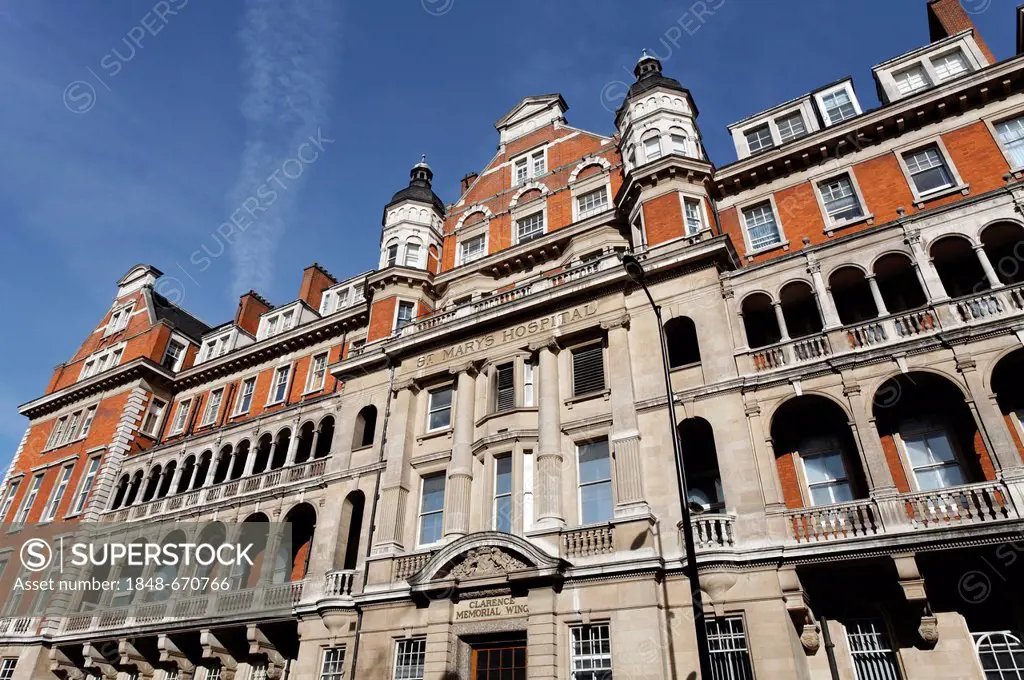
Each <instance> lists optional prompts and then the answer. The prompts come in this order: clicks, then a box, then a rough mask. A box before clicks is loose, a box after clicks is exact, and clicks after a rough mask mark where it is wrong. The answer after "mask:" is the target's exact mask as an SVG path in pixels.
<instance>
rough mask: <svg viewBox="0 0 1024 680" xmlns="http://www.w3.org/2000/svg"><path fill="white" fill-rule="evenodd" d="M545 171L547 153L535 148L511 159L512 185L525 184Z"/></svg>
mask: <svg viewBox="0 0 1024 680" xmlns="http://www.w3.org/2000/svg"><path fill="white" fill-rule="evenodd" d="M546 172H547V155H546V152H545V150H544V149H537V150H536V151H531V152H530V153H528V154H525V155H523V156H520V157H518V158H516V159H515V160H513V161H512V186H517V185H519V184H526V183H527V182H529V181H530V180H531V179H534V178H535V177H540V176H541V175H543V174H544V173H546Z"/></svg>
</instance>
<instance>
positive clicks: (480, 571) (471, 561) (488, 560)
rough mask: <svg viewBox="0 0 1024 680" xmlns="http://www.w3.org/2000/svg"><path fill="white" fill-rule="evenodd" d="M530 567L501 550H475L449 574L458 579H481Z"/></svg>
mask: <svg viewBox="0 0 1024 680" xmlns="http://www.w3.org/2000/svg"><path fill="white" fill-rule="evenodd" d="M528 566H529V565H527V564H526V562H523V561H522V560H521V559H519V558H518V557H516V556H514V555H512V554H510V553H507V552H505V551H504V550H502V549H501V548H494V547H492V548H474V549H473V550H470V551H468V552H467V553H466V554H465V558H464V559H463V560H462V561H461V562H459V563H458V564H456V565H455V566H454V567H452V568H451V570H450V571H449V572H448V575H449V576H451V577H452V578H457V579H469V578H480V577H482V576H494V575H495V574H507V573H508V572H510V571H517V570H519V569H526V568H527V567H528Z"/></svg>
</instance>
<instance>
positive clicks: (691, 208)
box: [683, 198, 704, 236]
mask: <svg viewBox="0 0 1024 680" xmlns="http://www.w3.org/2000/svg"><path fill="white" fill-rule="evenodd" d="M683 208H684V209H685V212H686V234H687V236H692V235H694V234H698V233H700V232H702V231H704V216H703V215H702V214H701V210H700V202H699V201H695V200H694V199H692V198H684V199H683Z"/></svg>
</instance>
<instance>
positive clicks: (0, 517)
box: [0, 479, 21, 522]
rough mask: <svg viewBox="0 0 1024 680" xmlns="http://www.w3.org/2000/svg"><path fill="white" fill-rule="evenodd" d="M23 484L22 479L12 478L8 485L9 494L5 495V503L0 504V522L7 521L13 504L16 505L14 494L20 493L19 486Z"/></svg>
mask: <svg viewBox="0 0 1024 680" xmlns="http://www.w3.org/2000/svg"><path fill="white" fill-rule="evenodd" d="M20 486H21V480H20V479H15V480H12V481H11V483H10V485H9V486H8V487H7V495H6V496H4V504H3V506H0V522H6V521H7V513H9V512H10V511H11V506H12V505H14V496H15V494H17V493H18V487H20Z"/></svg>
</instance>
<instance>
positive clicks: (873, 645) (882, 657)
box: [843, 617, 900, 680]
mask: <svg viewBox="0 0 1024 680" xmlns="http://www.w3.org/2000/svg"><path fill="white" fill-rule="evenodd" d="M843 623H844V624H845V625H846V640H847V642H849V644H850V656H851V657H853V668H854V671H855V672H856V674H857V680H900V671H899V664H898V663H897V661H896V653H895V651H893V648H892V644H891V643H890V642H889V633H888V631H887V630H886V627H885V621H884V620H883V619H881V618H878V617H876V618H867V619H851V620H847V621H844V622H843Z"/></svg>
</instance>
